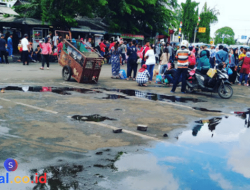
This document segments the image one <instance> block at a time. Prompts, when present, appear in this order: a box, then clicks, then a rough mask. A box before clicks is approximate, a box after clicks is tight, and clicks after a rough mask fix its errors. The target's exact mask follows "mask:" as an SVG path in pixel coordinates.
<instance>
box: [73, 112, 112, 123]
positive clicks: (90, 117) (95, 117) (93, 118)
mask: <svg viewBox="0 0 250 190" xmlns="http://www.w3.org/2000/svg"><path fill="white" fill-rule="evenodd" d="M72 119H73V120H77V121H94V122H102V121H105V120H110V121H114V120H116V119H113V118H109V117H105V116H100V115H98V114H94V115H86V116H84V115H74V116H72Z"/></svg>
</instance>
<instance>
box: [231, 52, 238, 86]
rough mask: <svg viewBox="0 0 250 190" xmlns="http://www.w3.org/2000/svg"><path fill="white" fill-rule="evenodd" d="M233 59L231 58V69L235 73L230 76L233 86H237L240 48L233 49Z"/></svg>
mask: <svg viewBox="0 0 250 190" xmlns="http://www.w3.org/2000/svg"><path fill="white" fill-rule="evenodd" d="M231 54H232V55H231V57H230V62H231V63H230V64H229V68H230V69H231V70H232V71H233V74H232V75H230V76H229V81H230V82H231V83H232V84H235V80H236V77H237V66H238V63H239V55H238V48H235V49H232V50H231Z"/></svg>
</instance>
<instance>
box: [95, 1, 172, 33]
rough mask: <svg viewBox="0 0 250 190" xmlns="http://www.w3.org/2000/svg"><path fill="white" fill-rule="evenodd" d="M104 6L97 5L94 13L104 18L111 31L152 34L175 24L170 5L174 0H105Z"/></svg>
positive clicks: (163, 31) (162, 31)
mask: <svg viewBox="0 0 250 190" xmlns="http://www.w3.org/2000/svg"><path fill="white" fill-rule="evenodd" d="M107 2H108V3H107V5H106V6H105V7H98V8H97V9H96V11H95V13H96V15H98V16H99V17H101V18H104V19H105V21H106V22H107V23H108V24H109V25H110V31H111V32H122V33H142V34H146V35H147V34H148V35H154V34H155V33H156V31H157V32H160V33H165V34H166V30H167V28H168V27H171V26H176V24H177V23H176V19H175V18H174V16H175V13H174V12H173V11H172V10H171V7H175V6H177V1H176V0H119V1H117V0H107ZM167 7H169V8H167Z"/></svg>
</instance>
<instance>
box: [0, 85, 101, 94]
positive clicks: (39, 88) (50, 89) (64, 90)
mask: <svg viewBox="0 0 250 190" xmlns="http://www.w3.org/2000/svg"><path fill="white" fill-rule="evenodd" d="M0 89H1V90H2V89H4V91H9V90H11V91H22V92H52V93H56V94H61V95H71V93H69V92H73V91H74V92H78V93H81V94H93V93H102V92H100V91H97V90H89V89H84V88H68V87H45V86H24V87H19V86H7V87H3V88H0Z"/></svg>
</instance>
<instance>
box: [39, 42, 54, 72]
mask: <svg viewBox="0 0 250 190" xmlns="http://www.w3.org/2000/svg"><path fill="white" fill-rule="evenodd" d="M39 45H40V47H41V49H42V52H41V55H42V67H41V68H40V69H41V70H43V69H44V63H45V62H46V64H47V69H48V70H49V55H50V54H52V48H51V44H50V42H49V39H48V38H45V41H44V43H39Z"/></svg>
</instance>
